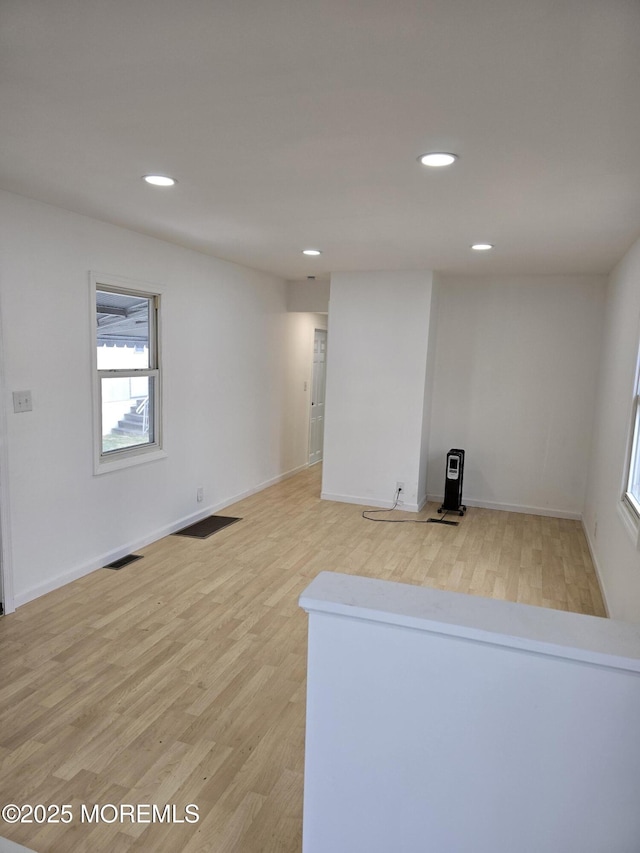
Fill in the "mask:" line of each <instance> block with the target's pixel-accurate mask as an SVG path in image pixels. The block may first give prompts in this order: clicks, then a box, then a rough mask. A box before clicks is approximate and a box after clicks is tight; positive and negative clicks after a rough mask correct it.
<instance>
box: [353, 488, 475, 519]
mask: <svg viewBox="0 0 640 853" xmlns="http://www.w3.org/2000/svg"><path fill="white" fill-rule="evenodd" d="M401 491H402V489H396V494H395V497H394V500H393V506H392V507H390V508H389V509H365V510H364V512H363V513H362V517H363V518H364V519H366V520H367V521H382V522H384V523H385V524H450V525H452V526H454V527H457V526H458V524H459V523H460V522H459V521H446V518H447V515H448V513H449V510H448V509H447V510H445V512H444V515H443V516H442V518H371V517H370V516H371V515H373V514H374V513H376V514H377V513H380V512H393V510H394V509H395V508H396V507H397V506H398V499H399V498H400V492H401Z"/></svg>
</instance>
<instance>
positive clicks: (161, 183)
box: [142, 175, 178, 187]
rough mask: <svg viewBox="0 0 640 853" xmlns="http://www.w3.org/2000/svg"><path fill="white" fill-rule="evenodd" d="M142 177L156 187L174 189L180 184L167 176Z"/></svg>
mask: <svg viewBox="0 0 640 853" xmlns="http://www.w3.org/2000/svg"><path fill="white" fill-rule="evenodd" d="M142 177H143V179H144V180H145V181H146V182H147V183H148V184H153V186H154V187H172V186H174V184H177V183H178V182H177V181H176V179H175V178H169V177H167V176H166V175H143V176H142Z"/></svg>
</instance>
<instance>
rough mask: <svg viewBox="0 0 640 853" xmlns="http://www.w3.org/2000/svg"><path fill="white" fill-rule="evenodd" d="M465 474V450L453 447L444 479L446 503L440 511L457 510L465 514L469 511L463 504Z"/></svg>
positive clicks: (449, 454) (448, 457)
mask: <svg viewBox="0 0 640 853" xmlns="http://www.w3.org/2000/svg"><path fill="white" fill-rule="evenodd" d="M463 474H464V450H456V449H455V448H452V449H451V450H450V451H449V452H448V453H447V473H446V477H445V481H444V503H443V504H442V506H441V507H440V509H439V510H438V512H457V513H458V515H464V514H465V512H466V511H467V508H466V506H463V504H462V475H463Z"/></svg>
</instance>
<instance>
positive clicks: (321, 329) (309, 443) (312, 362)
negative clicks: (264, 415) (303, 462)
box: [307, 325, 329, 467]
mask: <svg viewBox="0 0 640 853" xmlns="http://www.w3.org/2000/svg"><path fill="white" fill-rule="evenodd" d="M316 332H324V333H325V335H326V336H327V337H326V339H325V340H326V345H325V362H324V363H325V373H324V380H325V405H326V386H327V353H328V351H329V329H328V328H325V329H323V328H322V327H321V326H316V325H314V327H313V338H312V341H311V381H310V383H309V390H310V394H309V440H308V442H307V466H308V467H311V466H312V465H317V464H318V462H322V459H317V460H316V461H315V462H310V461H309V458H310V456H311V435H312V433H313V425H312V414H313V405H312V403H313V378H314V376H313V375H314V369H315V368H314V358H313V357H314V354H315V341H316ZM322 430H323V433H324V416H323V425H322ZM323 446H324V440H323ZM322 456H323V458H324V451H323V454H322Z"/></svg>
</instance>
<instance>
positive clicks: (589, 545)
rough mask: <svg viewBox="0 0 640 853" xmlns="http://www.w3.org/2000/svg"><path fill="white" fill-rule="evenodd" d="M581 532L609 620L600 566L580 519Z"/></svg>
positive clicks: (583, 522)
mask: <svg viewBox="0 0 640 853" xmlns="http://www.w3.org/2000/svg"><path fill="white" fill-rule="evenodd" d="M582 530H583V531H584V538H585V539H586V540H587V547H588V549H589V554H590V555H591V562H592V563H593V567H594V569H595V570H596V577H597V578H598V585H599V587H600V594H601V595H602V603H603V604H604V612H605V613H606V614H607V617H608V618H609V619H610V618H611V611H610V609H609V604H608V602H607V590H606V587H605V585H604V578H603V576H602V572H601V570H600V565H599V564H598V558H597V556H596V549H595V547H594V545H593V542H592V541H591V536H590V535H589V530H588V528H587V525H586V524H585V521H584V518H583V519H582Z"/></svg>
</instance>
